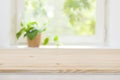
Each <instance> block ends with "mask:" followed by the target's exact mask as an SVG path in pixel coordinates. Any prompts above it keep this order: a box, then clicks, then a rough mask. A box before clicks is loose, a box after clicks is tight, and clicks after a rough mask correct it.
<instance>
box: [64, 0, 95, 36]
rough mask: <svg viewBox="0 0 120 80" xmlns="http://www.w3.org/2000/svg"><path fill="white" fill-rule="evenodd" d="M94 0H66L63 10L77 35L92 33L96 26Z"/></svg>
mask: <svg viewBox="0 0 120 80" xmlns="http://www.w3.org/2000/svg"><path fill="white" fill-rule="evenodd" d="M95 10H96V0H66V1H65V3H64V12H65V14H66V15H67V16H68V18H69V22H70V24H71V25H72V26H73V27H74V28H73V29H74V30H75V32H76V33H77V34H79V35H94V34H95V26H96V11H95Z"/></svg>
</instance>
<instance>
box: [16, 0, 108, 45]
mask: <svg viewBox="0 0 120 80" xmlns="http://www.w3.org/2000/svg"><path fill="white" fill-rule="evenodd" d="M96 5H97V9H96V16H97V18H96V20H97V25H96V35H95V36H91V37H88V36H86V37H80V36H67V37H66V36H62V37H61V38H60V39H61V40H60V41H61V42H62V43H63V44H67V45H69V44H73V45H104V44H105V39H106V38H105V37H106V35H105V29H106V28H105V27H106V26H105V22H106V21H105V20H106V19H105V14H106V13H105V9H106V0H97V3H96ZM17 9H18V10H17V16H18V18H17V19H18V22H17V24H18V27H19V23H20V13H21V12H23V10H24V0H18V1H17ZM19 28H20V27H19ZM19 28H18V29H19ZM25 42H26V41H25V40H24V39H21V40H19V41H18V42H17V43H18V44H24V43H25Z"/></svg>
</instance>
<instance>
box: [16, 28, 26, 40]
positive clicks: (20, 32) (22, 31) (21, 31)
mask: <svg viewBox="0 0 120 80" xmlns="http://www.w3.org/2000/svg"><path fill="white" fill-rule="evenodd" d="M24 32H25V28H22V29H21V30H20V31H19V32H17V33H16V37H17V39H19V38H20V36H21V35H22V34H23V33H24Z"/></svg>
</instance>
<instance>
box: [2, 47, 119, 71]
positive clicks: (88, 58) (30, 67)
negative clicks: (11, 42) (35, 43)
mask: <svg viewBox="0 0 120 80" xmlns="http://www.w3.org/2000/svg"><path fill="white" fill-rule="evenodd" d="M0 72H1V73H2V72H7V73H9V72H10V73H14V72H17V73H20V72H24V73H27V72H33V73H120V50H119V49H108V48H104V49H103V48H101V49H100V48H99V49H94V48H92V49H86V48H85V49H77V48H76V49H72V48H56V49H55V48H52V49H48V48H40V49H37V48H36V49H32V48H20V49H19V48H18V49H0Z"/></svg>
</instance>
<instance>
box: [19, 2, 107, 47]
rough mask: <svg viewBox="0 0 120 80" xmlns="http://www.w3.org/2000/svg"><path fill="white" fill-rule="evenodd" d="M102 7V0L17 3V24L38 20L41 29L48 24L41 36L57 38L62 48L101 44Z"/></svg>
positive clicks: (102, 29) (102, 38)
mask: <svg viewBox="0 0 120 80" xmlns="http://www.w3.org/2000/svg"><path fill="white" fill-rule="evenodd" d="M104 3H105V0H57V1H56V0H23V1H22V0H20V2H19V1H18V4H19V5H18V6H19V9H20V10H19V9H18V14H19V15H18V20H19V21H18V24H19V22H20V21H23V22H27V21H29V20H31V21H32V20H37V21H38V22H39V25H40V26H43V24H47V25H46V27H47V31H46V32H45V33H43V34H42V35H43V36H51V37H52V36H54V35H58V36H59V38H60V42H61V43H62V44H63V45H90V44H103V43H104V37H105V35H104V33H105V30H104V28H105V25H104V22H105V21H104V20H105V19H104V15H105V11H104V10H105V4H104ZM20 15H21V16H20ZM19 43H24V40H23V39H21V40H20V41H19ZM51 44H52V42H51Z"/></svg>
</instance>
